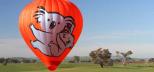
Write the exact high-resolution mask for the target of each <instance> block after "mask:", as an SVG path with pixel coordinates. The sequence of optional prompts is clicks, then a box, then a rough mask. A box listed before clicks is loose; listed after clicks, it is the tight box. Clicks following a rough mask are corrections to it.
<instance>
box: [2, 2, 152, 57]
mask: <svg viewBox="0 0 154 72" xmlns="http://www.w3.org/2000/svg"><path fill="white" fill-rule="evenodd" d="M71 1H72V2H73V3H75V4H76V5H77V6H78V7H79V8H80V9H81V12H82V14H83V17H84V29H83V32H82V35H81V38H80V39H79V41H78V44H77V45H76V46H75V47H74V49H73V50H72V52H71V53H70V54H69V55H70V56H73V55H82V56H85V55H88V53H89V52H90V51H91V50H94V49H96V48H99V47H102V48H109V49H110V51H111V52H113V54H114V52H115V51H116V50H118V51H127V50H133V51H134V55H133V57H154V52H153V51H154V46H153V45H154V28H153V27H154V4H153V3H154V0H71ZM29 2H31V0H2V1H1V2H0V9H1V11H0V14H1V16H0V22H1V23H0V33H1V34H0V56H12V55H13V56H33V54H32V53H31V51H30V50H29V49H28V47H27V46H26V44H25V43H24V41H23V40H22V39H21V36H20V34H19V31H18V16H19V13H20V11H21V10H22V9H23V8H24V7H25V5H26V4H27V3H29ZM17 41H19V42H17ZM13 47H15V48H13ZM1 51H2V52H1ZM5 51H9V52H5ZM20 53H22V54H20ZM151 54H152V55H151Z"/></svg>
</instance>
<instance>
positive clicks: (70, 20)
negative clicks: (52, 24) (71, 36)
mask: <svg viewBox="0 0 154 72" xmlns="http://www.w3.org/2000/svg"><path fill="white" fill-rule="evenodd" d="M65 24H66V26H65V27H66V28H67V29H68V30H69V32H70V33H72V32H73V29H74V26H75V25H74V24H75V22H74V19H73V18H72V17H65Z"/></svg>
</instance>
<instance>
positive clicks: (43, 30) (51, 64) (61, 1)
mask: <svg viewBox="0 0 154 72" xmlns="http://www.w3.org/2000/svg"><path fill="white" fill-rule="evenodd" d="M82 27H83V20H82V15H81V12H80V10H79V9H78V8H77V7H76V6H75V5H74V4H73V3H72V2H70V1H69V0H33V1H32V2H31V3H29V4H28V5H27V6H26V7H25V8H24V9H23V11H22V12H21V14H20V16H19V30H20V32H21V35H22V37H23V39H24V40H25V42H26V44H27V45H28V46H29V48H30V49H31V50H32V51H33V52H34V54H35V55H36V56H37V57H38V58H39V59H40V60H41V61H42V62H43V63H44V64H45V65H46V67H47V68H48V69H49V70H56V68H57V67H58V65H59V64H60V63H61V62H62V61H63V60H64V58H65V57H66V56H67V54H68V53H69V52H70V51H71V49H72V48H73V46H74V45H75V44H76V42H77V40H78V38H79V36H80V33H81V31H82Z"/></svg>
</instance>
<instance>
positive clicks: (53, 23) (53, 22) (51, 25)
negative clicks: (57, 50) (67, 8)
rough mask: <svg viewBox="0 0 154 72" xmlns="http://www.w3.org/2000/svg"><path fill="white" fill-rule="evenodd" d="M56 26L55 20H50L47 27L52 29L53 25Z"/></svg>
mask: <svg viewBox="0 0 154 72" xmlns="http://www.w3.org/2000/svg"><path fill="white" fill-rule="evenodd" d="M55 26H56V22H55V21H52V22H51V24H50V26H49V28H50V29H53V28H54V27H55Z"/></svg>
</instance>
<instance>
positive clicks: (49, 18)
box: [34, 8, 73, 33]
mask: <svg viewBox="0 0 154 72" xmlns="http://www.w3.org/2000/svg"><path fill="white" fill-rule="evenodd" d="M34 16H35V18H36V20H37V22H39V23H40V24H41V28H42V30H43V31H45V32H50V33H59V32H60V31H62V30H63V29H64V27H65V26H66V25H67V24H68V23H70V22H71V21H67V20H68V19H69V18H67V17H66V18H65V17H63V16H61V15H60V14H57V13H50V12H47V11H46V10H45V9H44V8H39V10H38V11H37V12H36V14H35V15H34ZM71 20H72V19H71ZM72 24H73V23H71V25H72Z"/></svg>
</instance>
